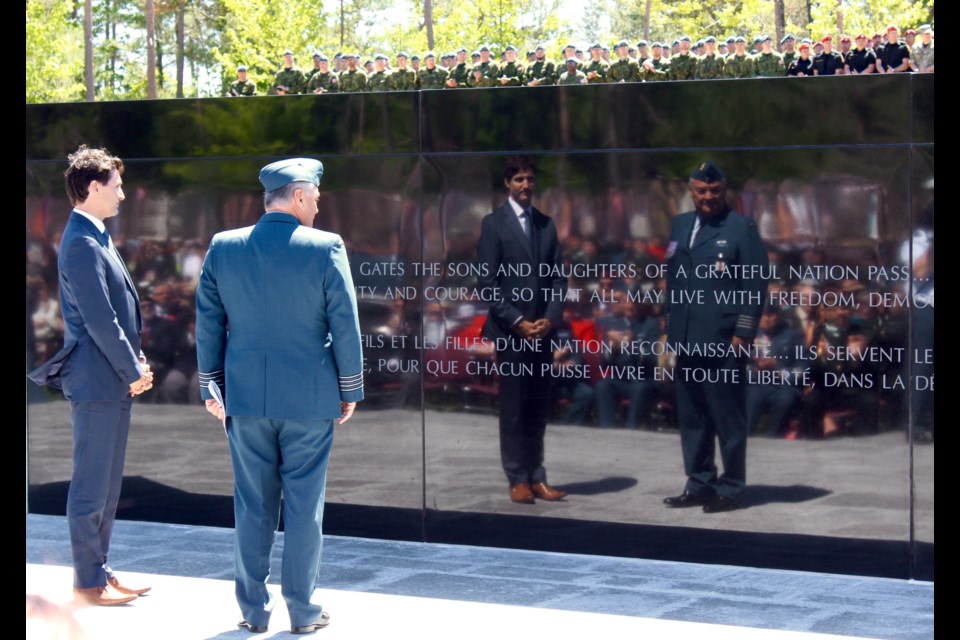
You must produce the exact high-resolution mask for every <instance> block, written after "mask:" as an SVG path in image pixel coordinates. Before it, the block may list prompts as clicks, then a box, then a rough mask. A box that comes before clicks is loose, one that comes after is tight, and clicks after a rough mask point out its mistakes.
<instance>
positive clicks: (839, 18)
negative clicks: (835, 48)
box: [837, 0, 843, 37]
mask: <svg viewBox="0 0 960 640" xmlns="http://www.w3.org/2000/svg"><path fill="white" fill-rule="evenodd" d="M842 33H843V0H837V36H838V37H839V36H840V34H842Z"/></svg>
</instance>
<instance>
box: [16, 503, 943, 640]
mask: <svg viewBox="0 0 960 640" xmlns="http://www.w3.org/2000/svg"><path fill="white" fill-rule="evenodd" d="M282 544H283V536H282V534H281V535H280V536H279V540H278V545H277V548H276V549H275V552H274V557H273V559H274V570H275V572H276V571H277V570H278V569H279V558H280V551H281V549H282ZM111 555H112V558H113V562H112V564H113V566H114V568H115V569H117V570H118V571H122V572H123V574H122V575H123V576H124V577H126V578H129V579H130V580H131V582H134V581H137V582H140V581H143V583H149V584H152V585H153V587H154V590H153V591H152V592H151V593H150V594H149V595H147V596H145V597H143V598H142V599H141V600H139V601H137V602H135V603H133V604H132V605H128V606H124V607H118V608H80V609H78V610H74V609H73V608H72V607H70V606H69V605H68V608H67V613H68V615H72V616H73V617H74V618H75V620H76V621H78V622H79V624H80V625H82V627H83V628H85V629H86V630H87V631H88V632H89V634H90V637H92V638H97V639H113V638H117V639H120V638H125V639H126V638H131V637H134V638H142V639H152V638H176V639H177V640H192V639H194V638H198V639H199V638H217V639H220V638H224V639H227V638H245V637H252V636H250V635H249V634H247V632H245V631H240V630H237V629H236V628H235V627H233V624H234V622H235V621H236V620H237V618H238V614H237V611H236V605H235V603H234V600H233V591H232V588H233V584H232V581H231V577H232V563H233V560H232V530H230V529H223V528H215V527H188V526H180V525H168V524H157V523H148V522H124V521H120V522H118V523H117V527H116V530H115V533H114V544H113V548H112V550H111ZM69 558H70V549H69V543H68V542H67V530H66V522H65V520H64V518H62V517H57V516H37V515H28V516H27V518H26V563H27V567H26V590H27V594H28V595H29V594H39V595H41V596H43V597H45V598H46V599H48V600H50V601H52V602H54V603H63V604H66V603H68V602H69V600H70V596H71V593H70V583H71V582H70V581H71V573H72V572H71V570H70V569H69V562H70V560H69ZM274 582H275V580H274V579H271V583H274ZM318 584H319V585H320V586H321V589H320V590H319V591H318V596H317V597H318V598H319V599H321V600H322V602H323V603H324V606H325V607H326V608H327V609H328V610H329V611H330V613H331V616H332V620H333V622H332V624H331V626H330V627H329V629H327V630H324V631H322V632H320V635H319V636H318V637H321V638H330V639H332V638H351V639H360V640H367V639H371V640H373V639H380V638H384V637H416V638H420V639H422V640H441V639H442V640H449V638H450V637H456V638H468V639H469V638H489V637H491V636H493V637H500V638H504V639H505V640H512V639H514V638H523V637H532V636H533V635H534V634H536V635H537V636H543V637H549V638H557V639H565V638H583V637H596V638H603V639H604V640H607V639H618V638H638V637H643V638H654V639H656V638H665V639H669V640H678V639H679V640H682V639H684V638H697V639H698V640H702V638H704V637H707V638H716V639H718V640H728V639H729V640H755V639H759V638H763V639H767V638H769V639H771V640H820V639H824V640H825V639H826V638H830V637H838V636H853V637H861V638H884V639H903V640H921V639H928V638H932V637H933V598H934V595H933V589H934V587H933V584H931V583H926V582H913V581H901V580H891V579H884V578H859V577H852V576H838V575H829V574H814V573H801V572H792V571H773V570H764V569H746V568H742V567H731V566H722V565H696V564H684V563H676V562H660V561H649V560H633V559H620V558H603V557H596V556H581V555H574V554H557V553H536V552H529V551H517V550H506V549H489V548H479V547H469V546H456V545H440V544H422V543H409V542H392V541H382V540H371V539H359V538H348V537H336V536H328V537H327V538H326V544H325V548H324V560H323V568H322V571H321V576H320V580H319V582H318ZM274 588H277V587H276V585H275V584H274ZM288 625H289V621H288V619H287V618H286V612H285V611H284V610H283V606H282V604H280V605H278V607H277V609H276V610H275V613H274V616H273V619H272V620H271V627H270V632H269V633H268V634H266V636H256V637H290V636H289V634H288V632H286V631H285V630H286V629H287V628H288ZM38 629H39V627H29V628H28V631H27V637H29V638H42V637H46V636H44V635H42V633H41V631H40V630H38ZM821 634H823V635H821Z"/></svg>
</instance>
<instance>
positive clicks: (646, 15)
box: [643, 0, 653, 42]
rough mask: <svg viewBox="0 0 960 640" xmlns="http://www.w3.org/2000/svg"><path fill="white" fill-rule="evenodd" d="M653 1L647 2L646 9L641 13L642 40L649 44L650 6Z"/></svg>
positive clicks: (648, 0)
mask: <svg viewBox="0 0 960 640" xmlns="http://www.w3.org/2000/svg"><path fill="white" fill-rule="evenodd" d="M652 4H653V0H647V6H646V9H644V12H643V39H644V40H646V41H647V42H650V5H652Z"/></svg>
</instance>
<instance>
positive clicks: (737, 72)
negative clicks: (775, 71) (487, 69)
mask: <svg viewBox="0 0 960 640" xmlns="http://www.w3.org/2000/svg"><path fill="white" fill-rule="evenodd" d="M756 76H757V68H756V65H755V64H754V62H753V56H751V55H749V54H748V53H747V39H746V38H744V37H743V36H737V39H736V40H735V41H734V51H733V53H731V54H730V55H729V56H727V59H726V60H724V61H723V77H724V78H755V77H756Z"/></svg>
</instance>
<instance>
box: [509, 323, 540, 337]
mask: <svg viewBox="0 0 960 640" xmlns="http://www.w3.org/2000/svg"><path fill="white" fill-rule="evenodd" d="M513 330H514V332H515V333H516V334H517V335H519V336H520V337H521V338H532V337H534V336H533V333H534V331H535V330H536V325H535V323H533V322H530V321H529V320H521V321H520V322H518V323H517V324H515V325H513Z"/></svg>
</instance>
